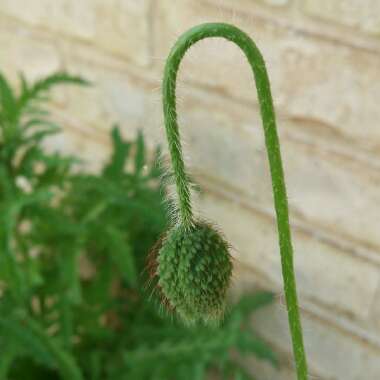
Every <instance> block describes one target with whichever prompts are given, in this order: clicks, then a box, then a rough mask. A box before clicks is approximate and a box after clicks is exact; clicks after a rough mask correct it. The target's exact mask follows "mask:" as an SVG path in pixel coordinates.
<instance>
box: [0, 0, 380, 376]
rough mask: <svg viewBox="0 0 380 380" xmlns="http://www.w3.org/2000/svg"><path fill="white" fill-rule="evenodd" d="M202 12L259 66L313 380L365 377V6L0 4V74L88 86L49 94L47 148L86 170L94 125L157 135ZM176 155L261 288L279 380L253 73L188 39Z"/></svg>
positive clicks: (370, 86) (368, 278)
mask: <svg viewBox="0 0 380 380" xmlns="http://www.w3.org/2000/svg"><path fill="white" fill-rule="evenodd" d="M204 21H226V22H233V23H235V24H236V25H238V26H240V27H241V28H243V29H244V30H245V31H246V32H248V33H249V34H250V35H251V36H252V37H253V38H254V39H255V41H256V42H257V45H258V46H259V48H260V49H261V50H262V53H263V55H264V57H265V58H266V61H267V67H268V70H269V76H270V78H271V81H272V89H273V96H274V101H275V106H276V109H277V114H278V124H279V133H280V138H281V141H282V151H283V159H284V166H285V173H286V177H287V183H288V190H289V202H290V209H291V222H292V229H293V234H294V245H295V263H296V270H297V278H298V287H299V292H300V304H301V307H302V317H303V323H304V329H305V341H306V347H307V352H308V356H309V361H310V368H311V370H312V372H313V375H314V377H313V379H326V380H327V379H330V380H335V379H344V380H359V379H360V380H378V379H379V378H380V289H379V275H380V269H379V268H380V234H379V228H380V170H379V168H380V124H379V120H380V106H379V102H380V1H378V0H361V1H359V0H341V1H338V0H330V1H328V0H319V1H317V0H314V1H313V0H262V1H254V0H234V1H232V0H230V1H227V0H224V1H221V0H197V1H194V0H179V1H173V0H138V1H137V0H135V1H133V0H107V1H104V0H56V1H51V0H28V1H21V0H1V1H0V51H1V53H0V70H1V71H2V72H4V73H5V74H6V75H7V76H8V77H10V78H12V80H16V78H17V73H18V71H21V70H22V71H23V72H24V73H25V74H26V76H27V77H28V78H30V79H35V78H37V77H39V76H41V75H44V74H47V73H50V72H52V71H55V70H62V69H64V70H68V71H69V72H71V73H75V74H82V75H83V76H85V77H86V78H88V79H90V80H91V81H93V83H94V86H93V87H91V88H89V89H73V88H65V89H64V90H61V91H58V92H57V93H56V94H55V95H54V105H53V107H54V112H55V113H56V115H57V118H58V119H59V120H60V121H61V124H62V125H64V126H65V129H64V134H63V135H62V136H61V137H60V138H58V139H55V140H52V142H51V145H52V146H53V147H58V148H64V149H65V150H67V151H73V152H75V153H80V154H81V155H83V157H85V158H86V159H88V160H89V161H90V165H91V167H93V168H96V167H97V165H98V163H99V162H100V161H101V160H104V158H105V157H107V154H108V152H109V140H108V132H109V129H110V127H111V125H112V123H114V122H118V123H120V125H121V126H122V127H123V131H124V132H125V135H126V136H133V135H134V134H135V132H136V130H137V129H143V130H144V132H145V133H146V135H147V137H148V141H149V144H150V145H151V146H153V145H154V144H157V143H163V145H164V146H165V142H164V140H163V136H164V135H163V129H162V115H161V108H160V79H161V75H162V69H163V63H164V59H165V57H166V55H167V54H168V51H169V49H170V47H171V45H172V44H173V43H174V41H175V39H176V37H177V36H178V35H179V34H180V33H181V32H183V31H185V30H186V29H187V28H188V27H190V26H192V25H194V24H197V23H200V22H204ZM179 114H180V124H181V128H182V133H183V136H184V139H185V141H186V153H187V155H188V156H189V157H191V158H190V159H189V160H188V165H189V167H190V168H191V170H192V172H193V173H194V177H195V178H196V180H197V182H198V183H200V185H201V186H202V188H203V189H204V192H203V194H202V196H200V197H198V198H197V202H196V203H197V208H198V212H199V213H201V214H203V215H205V216H207V217H208V218H210V219H213V220H216V221H218V223H219V224H220V225H221V227H222V228H223V230H224V231H225V233H226V235H227V236H228V238H229V239H230V241H231V242H232V245H233V247H234V250H233V255H234V256H235V257H236V258H237V263H238V265H237V268H236V273H235V285H236V287H237V288H239V289H248V288H250V287H252V286H260V287H265V288H270V289H273V290H274V291H275V292H276V293H277V294H278V297H277V299H278V301H277V303H276V304H275V305H273V306H272V307H270V308H269V309H266V310H262V311H261V312H259V313H258V314H257V315H256V316H255V317H254V320H253V323H254V324H255V326H256V328H257V330H258V331H259V332H260V334H261V335H262V336H263V337H264V338H265V339H267V340H268V341H269V342H270V343H271V344H272V345H273V346H274V347H275V348H276V350H277V351H278V352H279V354H280V357H281V361H282V369H281V371H280V372H276V371H274V370H272V369H271V368H270V367H267V366H266V365H264V364H262V363H259V362H256V361H253V362H252V363H248V365H249V366H250V367H251V368H252V370H253V371H254V372H256V371H257V373H259V374H260V376H261V377H260V379H263V380H264V379H267V380H277V379H278V380H280V379H281V380H287V379H294V371H293V369H292V361H291V354H290V343H289V337H288V327H287V320H286V314H285V307H284V301H283V294H282V285H281V283H282V280H281V272H280V260H279V252H278V247H277V236H276V230H275V224H274V222H275V220H274V210H273V202H272V194H271V187H270V178H269V174H268V163H267V158H266V152H265V148H264V143H263V133H262V127H261V125H260V118H259V113H258V106H257V97H256V92H255V87H254V82H253V80H252V75H251V73H250V71H249V68H248V65H247V63H246V62H245V60H244V58H243V55H242V53H241V52H240V51H239V50H238V49H237V48H236V47H235V46H233V45H232V44H230V43H228V42H225V41H222V40H218V39H216V40H211V41H210V40H209V41H207V42H201V43H199V44H198V45H197V46H195V47H193V48H192V50H191V52H190V53H189V55H188V56H187V57H186V58H185V61H184V63H183V66H182V70H181V73H180V77H179Z"/></svg>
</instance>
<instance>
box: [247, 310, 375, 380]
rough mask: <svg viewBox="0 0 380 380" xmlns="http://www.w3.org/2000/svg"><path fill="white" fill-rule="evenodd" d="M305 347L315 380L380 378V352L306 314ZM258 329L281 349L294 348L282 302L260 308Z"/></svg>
mask: <svg viewBox="0 0 380 380" xmlns="http://www.w3.org/2000/svg"><path fill="white" fill-rule="evenodd" d="M302 322H303V330H304V338H305V346H306V351H307V355H308V360H309V367H310V369H311V371H312V373H313V376H314V377H311V378H313V379H321V380H322V379H326V380H327V379H329V380H341V379H345V380H362V379H366V380H377V379H378V378H379V375H380V360H379V357H380V351H379V349H378V348H376V347H373V346H370V345H367V344H366V343H365V342H363V341H362V340H361V339H358V338H354V337H352V336H350V335H348V334H346V333H344V332H342V331H340V330H339V329H337V328H336V327H334V326H331V325H328V324H326V323H324V322H323V321H322V320H320V319H317V318H314V317H312V316H310V315H309V314H307V313H304V314H303V317H302ZM252 323H253V324H254V326H255V329H256V330H257V331H259V332H260V334H261V335H262V336H263V337H264V338H265V339H267V340H268V341H269V342H271V343H272V344H274V345H275V346H276V347H278V348H280V349H281V350H286V351H288V352H290V351H291V348H290V347H291V345H290V340H289V327H288V321H287V315H286V310H285V307H284V306H283V305H282V304H280V303H277V304H274V305H273V306H271V307H269V308H266V309H262V310H259V311H258V312H257V313H255V314H254V316H253V320H252Z"/></svg>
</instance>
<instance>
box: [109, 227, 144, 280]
mask: <svg viewBox="0 0 380 380" xmlns="http://www.w3.org/2000/svg"><path fill="white" fill-rule="evenodd" d="M107 236H108V245H109V249H108V251H109V253H110V255H111V257H112V259H113V261H114V263H115V264H116V266H117V268H118V269H119V271H120V273H121V275H122V277H123V278H124V280H125V281H127V283H128V284H130V285H131V286H136V284H137V269H136V263H135V259H134V257H133V253H132V250H131V247H130V245H129V244H128V242H127V241H126V239H125V236H124V235H123V234H122V233H121V232H120V231H119V230H117V229H115V228H112V227H108V228H107Z"/></svg>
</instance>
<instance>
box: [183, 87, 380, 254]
mask: <svg viewBox="0 0 380 380" xmlns="http://www.w3.org/2000/svg"><path fill="white" fill-rule="evenodd" d="M190 93H192V94H191V95H190ZM180 99H181V100H180V106H179V109H178V113H179V121H180V126H181V131H182V135H183V140H184V142H185V153H186V156H188V157H189V159H188V161H187V162H188V166H189V167H190V168H191V169H192V170H193V171H194V173H196V174H199V175H201V176H203V177H205V178H208V179H209V180H211V181H213V180H216V182H217V183H221V184H222V185H221V186H225V185H227V186H229V188H228V187H227V189H226V191H228V192H230V193H233V192H235V191H236V192H237V194H238V195H239V196H241V197H245V198H246V200H247V202H248V203H249V204H251V205H252V206H253V207H257V208H259V209H262V210H265V211H266V212H269V213H273V197H272V189H271V181H270V176H269V167H268V161H267V153H266V149H265V145H264V138H263V131H262V126H261V121H260V117H259V115H258V110H257V109H255V108H252V109H249V108H245V107H240V106H237V105H234V104H232V103H228V102H226V101H225V100H224V99H223V98H222V97H213V96H210V94H207V95H206V94H205V93H204V92H203V91H201V92H200V91H192V90H191V89H189V88H188V89H187V92H186V91H184V90H182V91H180ZM291 130H292V128H291V126H289V125H288V124H287V123H286V124H285V125H284V122H280V123H279V132H280V138H281V143H282V156H283V161H284V168H285V176H286V183H287V187H288V194H289V203H290V210H291V215H292V219H293V220H294V221H298V222H302V223H305V222H306V223H305V224H306V225H308V226H309V229H311V230H315V232H316V234H318V231H323V232H324V233H325V234H327V235H328V236H330V238H331V240H332V241H334V240H336V239H337V238H339V240H340V241H344V242H345V244H346V245H354V246H355V245H358V244H363V245H364V246H367V247H369V248H370V249H371V251H372V252H374V255H376V252H378V251H379V247H380V237H379V234H378V215H379V214H380V206H379V205H380V194H379V191H378V188H379V184H380V176H379V174H378V171H377V170H375V169H369V168H367V167H366V165H365V164H362V163H360V162H359V163H358V162H355V161H350V160H349V159H348V157H347V156H345V155H341V156H340V155H339V154H336V153H335V152H329V151H326V150H324V149H323V148H321V147H319V146H318V145H315V144H313V143H304V142H303V141H299V140H297V139H296V138H295V136H294V135H293V134H292V133H290V132H289V131H291Z"/></svg>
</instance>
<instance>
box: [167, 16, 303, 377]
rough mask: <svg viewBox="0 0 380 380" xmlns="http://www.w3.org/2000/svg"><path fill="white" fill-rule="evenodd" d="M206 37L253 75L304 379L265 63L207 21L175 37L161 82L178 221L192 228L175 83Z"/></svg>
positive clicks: (233, 31)
mask: <svg viewBox="0 0 380 380" xmlns="http://www.w3.org/2000/svg"><path fill="white" fill-rule="evenodd" d="M208 37H223V38H225V39H227V40H229V41H232V42H234V43H235V44H236V45H238V46H239V47H240V48H241V49H242V50H243V51H244V53H245V55H246V57H247V59H248V62H249V64H250V66H251V68H252V71H253V74H254V78H255V82H256V89H257V94H258V99H259V104H260V112H261V118H262V122H263V127H264V134H265V144H266V149H267V154H268V160H269V165H270V172H271V177H272V188H273V196H274V203H275V209H276V215H277V228H278V235H279V245H280V253H281V264H282V274H283V280H284V291H285V297H286V304H287V310H288V319H289V327H290V332H291V336H292V344H293V354H294V359H295V364H296V371H297V378H298V380H307V376H308V375H307V363H306V356H305V349H304V344H303V336H302V327H301V321H300V315H299V308H298V301H297V290H296V280H295V274H294V264H293V248H292V241H291V233H290V226H289V211H288V201H287V195H286V188H285V180H284V172H283V167H282V160H281V153H280V144H279V139H278V135H277V129H276V120H275V112H274V107H273V100H272V95H271V90H270V84H269V79H268V74H267V71H266V68H265V63H264V59H263V57H262V55H261V53H260V51H259V49H258V48H257V47H256V45H255V43H254V42H253V41H252V39H251V38H250V37H249V36H248V35H247V34H245V33H244V32H243V31H241V30H240V29H238V28H236V27H235V26H233V25H229V24H224V23H207V24H202V25H198V26H195V27H193V28H191V29H190V30H188V31H187V32H185V33H184V34H183V35H182V36H181V37H179V39H178V41H177V42H176V44H175V45H174V47H173V48H172V50H171V52H170V54H169V57H168V59H167V61H166V66H165V71H164V79H163V111H164V121H165V128H166V135H167V140H168V145H169V151H170V155H171V160H172V165H173V171H174V176H175V183H176V188H177V195H178V198H179V213H180V218H181V223H182V224H183V225H184V226H185V227H188V226H190V225H191V224H192V218H193V213H192V209H191V201H190V189H189V180H188V177H187V175H186V172H185V165H184V161H183V157H182V148H181V142H180V135H179V130H178V123H177V112H176V93H175V91H176V79H177V73H178V69H179V66H180V63H181V60H182V58H183V57H184V55H185V53H186V51H187V50H188V49H189V48H190V47H191V46H192V45H193V44H195V43H196V42H198V41H200V40H202V39H205V38H208Z"/></svg>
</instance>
